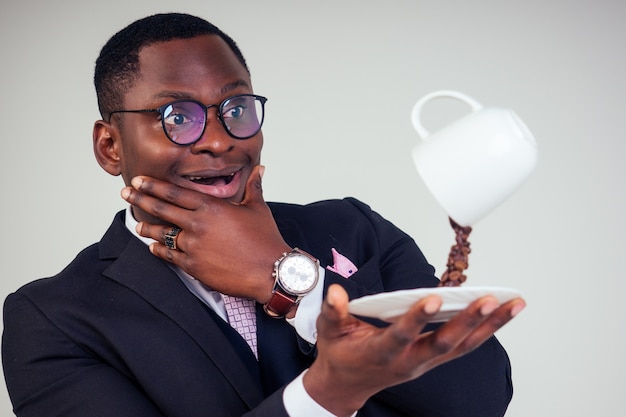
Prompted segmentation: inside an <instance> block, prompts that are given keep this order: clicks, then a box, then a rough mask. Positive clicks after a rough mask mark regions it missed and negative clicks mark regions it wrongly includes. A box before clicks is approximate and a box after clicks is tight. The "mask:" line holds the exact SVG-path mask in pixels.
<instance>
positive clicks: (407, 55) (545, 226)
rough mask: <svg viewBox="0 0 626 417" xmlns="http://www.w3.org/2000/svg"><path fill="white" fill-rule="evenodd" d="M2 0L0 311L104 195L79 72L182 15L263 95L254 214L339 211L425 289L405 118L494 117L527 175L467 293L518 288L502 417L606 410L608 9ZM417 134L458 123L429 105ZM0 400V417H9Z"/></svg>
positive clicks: (616, 54)
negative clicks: (242, 63)
mask: <svg viewBox="0 0 626 417" xmlns="http://www.w3.org/2000/svg"><path fill="white" fill-rule="evenodd" d="M172 7H173V6H172V2H171V1H161V0H152V1H149V2H148V1H132V2H131V1H128V0H125V1H120V0H110V1H107V2H93V3H88V2H82V1H81V2H79V1H76V0H75V1H68V0H66V1H55V2H44V1H39V2H37V1H33V0H20V1H19V2H18V1H6V0H5V1H3V2H2V5H1V6H0V52H1V56H2V59H1V62H2V65H1V67H0V75H1V76H0V94H1V97H2V99H1V100H0V117H1V118H2V122H1V124H0V126H1V128H0V133H1V135H2V151H1V152H0V170H1V175H0V181H2V183H1V189H2V197H1V198H2V209H1V210H2V219H3V222H4V223H3V225H2V226H1V229H2V234H1V238H0V260H1V263H2V265H3V268H4V274H3V278H2V280H1V281H0V296H2V298H4V296H5V295H6V294H7V293H9V292H11V291H13V290H15V289H16V288H17V287H19V286H20V285H22V284H24V283H26V282H28V281H31V280H33V279H35V278H38V277H42V276H48V275H52V274H54V273H56V272H58V271H59V270H60V269H61V268H62V267H63V266H65V265H66V264H67V263H68V262H69V261H71V259H72V258H73V256H74V255H75V254H76V253H77V252H78V251H79V250H80V249H82V248H83V247H84V246H86V245H88V244H90V243H92V242H94V241H96V240H98V239H99V238H100V236H101V235H102V233H103V232H104V230H105V228H106V227H107V225H108V224H109V222H110V221H111V219H112V217H113V214H114V212H115V211H116V210H118V209H120V208H122V207H124V204H123V202H122V200H121V199H120V198H119V190H120V189H121V187H122V183H121V180H120V179H118V178H113V177H109V176H108V175H107V174H106V173H104V171H102V170H101V169H100V168H99V167H98V166H97V164H96V162H95V159H94V157H93V156H92V151H91V128H92V125H93V121H94V120H96V119H97V118H98V113H97V108H96V100H95V94H94V92H93V87H92V84H91V77H92V71H93V62H94V60H95V58H96V56H97V53H98V52H99V49H100V47H101V46H102V45H103V43H104V42H105V41H106V40H107V39H108V38H109V37H110V36H111V35H112V34H113V33H114V32H116V31H117V30H119V29H121V28H122V27H123V26H125V25H126V24H128V23H129V22H131V21H132V20H134V19H136V18H139V17H143V16H144V15H147V14H152V13H154V12H162V11H185V12H191V13H194V14H198V15H200V16H203V17H205V18H207V19H208V20H210V21H212V22H214V23H216V24H217V25H218V26H220V27H221V28H222V29H224V30H225V31H226V32H227V33H229V34H230V35H232V36H233V37H234V38H235V39H236V40H237V41H238V43H239V45H240V46H241V48H242V49H243V52H244V54H245V55H246V57H247V59H248V61H249V64H250V66H251V69H252V73H253V81H254V84H255V90H256V92H257V93H259V94H263V95H266V96H268V97H269V98H270V101H269V102H268V113H269V114H268V118H267V122H266V125H265V127H264V133H265V138H266V147H265V151H264V159H263V162H264V164H265V165H266V166H267V170H266V176H265V179H264V189H265V196H266V199H268V200H282V201H291V202H302V203H304V202H309V201H313V200H318V199H324V198H334V197H343V196H347V195H351V196H355V197H358V198H360V199H362V200H364V201H366V202H368V203H369V204H370V205H371V206H372V207H373V208H374V209H375V210H377V211H378V212H380V213H381V214H383V215H384V216H385V217H387V218H389V219H390V220H392V221H393V222H395V223H396V224H397V225H399V226H400V227H402V228H403V229H404V230H406V231H407V232H408V233H409V234H411V235H412V236H413V237H415V239H416V240H417V242H418V243H419V244H420V246H421V248H422V249H423V250H424V252H425V253H426V255H427V256H428V258H429V259H430V261H431V263H433V264H434V265H435V266H436V267H437V268H438V271H439V272H441V270H442V269H443V267H444V265H445V260H446V257H447V253H448V249H449V247H450V245H451V244H452V243H453V235H452V232H451V229H450V228H449V225H448V224H447V219H446V214H445V213H444V212H443V210H442V209H441V208H440V207H439V206H438V205H437V203H436V202H435V201H434V200H433V198H432V196H431V195H430V194H429V193H428V191H427V190H426V189H425V187H424V185H423V184H422V183H421V180H420V179H419V177H418V176H417V174H416V171H415V168H414V166H413V165H412V161H411V158H410V150H411V148H412V147H413V146H414V145H415V144H416V143H417V141H418V138H417V135H416V134H415V132H414V131H413V130H412V127H411V123H410V120H409V114H410V110H411V107H412V105H413V104H414V103H415V101H417V99H418V98H419V97H421V96H422V95H424V94H426V93H428V92H431V91H433V90H438V89H457V90H460V91H463V92H465V93H467V94H469V95H471V96H473V97H474V98H475V99H476V100H478V101H480V102H482V103H483V104H484V105H487V106H491V105H495V106H503V107H509V108H513V109H514V110H515V111H516V112H517V113H518V114H519V115H520V116H521V117H522V119H524V120H525V121H526V123H527V124H528V126H529V127H530V129H531V130H532V131H533V132H534V134H535V136H536V138H537V141H538V143H539V147H540V153H539V164H538V166H537V169H536V170H535V172H534V173H533V175H532V176H531V178H530V179H529V180H528V181H527V182H526V183H525V184H524V185H523V186H522V188H521V189H520V190H519V191H518V192H517V193H516V194H515V195H514V196H513V197H512V198H510V199H509V200H507V201H506V202H505V203H504V204H503V205H501V206H500V207H499V208H498V209H496V210H495V211H494V212H493V213H492V214H491V215H489V216H488V217H487V218H485V219H484V220H482V221H481V222H480V223H479V224H477V225H476V227H475V229H474V232H473V233H472V236H471V239H470V240H471V242H472V247H473V253H472V255H471V256H470V263H471V266H470V268H469V270H468V275H469V281H468V284H467V285H500V286H510V287H515V288H518V289H520V290H522V291H523V292H524V294H525V297H526V299H527V301H528V308H527V309H526V310H525V311H524V312H523V313H522V314H521V316H520V317H519V318H518V319H516V320H515V321H514V322H513V323H511V324H510V325H509V326H508V327H506V328H504V329H503V330H501V331H500V332H499V334H498V336H499V338H500V339H501V341H502V342H503V344H504V345H505V346H506V348H507V349H508V352H509V354H510V356H511V359H512V361H513V371H514V379H515V387H516V388H515V396H514V400H513V402H512V403H511V406H510V408H509V411H508V413H507V416H508V417H519V416H528V417H530V416H532V417H538V416H550V417H552V416H557V415H563V416H565V415H567V416H571V417H575V416H587V415H595V416H599V415H603V416H604V415H606V416H609V415H617V414H620V411H621V410H623V408H624V407H623V395H622V389H621V388H622V387H623V382H622V381H623V378H622V375H623V374H624V371H625V370H626V369H625V363H626V361H625V359H624V351H625V342H624V338H623V337H622V335H621V334H620V333H622V332H623V328H624V326H623V317H624V308H623V307H622V306H621V304H622V303H623V301H624V297H625V289H626V288H625V287H626V286H625V284H624V283H625V282H626V280H625V279H624V276H623V263H622V262H623V258H624V250H625V249H626V245H625V244H624V232H625V231H626V228H625V227H624V226H625V221H624V219H625V217H624V214H623V213H624V212H625V209H626V207H625V203H624V199H623V193H624V187H623V185H619V184H621V183H622V181H623V178H624V176H625V175H626V169H625V167H624V163H623V159H624V156H625V155H626V152H625V151H626V149H625V147H626V145H625V141H624V131H623V129H624V119H625V115H624V106H623V104H622V103H623V97H624V93H625V89H626V83H625V82H624V74H626V68H625V67H626V60H625V55H626V53H625V48H624V45H623V43H624V39H626V24H624V23H625V17H626V6H625V4H624V3H623V2H622V1H617V0H615V1H611V0H593V1H591V0H580V1H566V0H553V1H545V0H541V1H540V0H525V1H504V0H500V1H496V0H493V1H492V0H475V1H445V0H440V1H426V0H419V1H416V0H412V1H392V0H389V1H385V2H382V1H379V2H375V1H338V0H333V1H325V0H324V1H323V0H317V1H315V2H296V1H280V0H278V1H264V2H257V1H247V0H239V1H236V2H229V1H228V2H225V1H219V2H217V1H198V0H188V1H184V0H182V1H178V2H176V3H175V10H173V9H172ZM440 102H441V103H440V104H438V105H433V106H432V107H431V111H430V113H429V114H430V115H429V114H427V120H426V123H427V125H428V126H429V127H430V128H431V129H436V128H437V127H438V126H440V125H441V124H443V123H445V122H446V121H447V120H450V119H452V118H454V117H457V116H458V115H460V114H462V113H463V112H464V110H465V109H464V108H463V106H462V105H461V106H456V105H454V103H450V102H446V101H445V100H443V101H440ZM10 409H11V407H10V404H9V402H8V397H7V395H6V391H5V390H4V388H2V389H0V410H1V411H0V415H9V414H10Z"/></svg>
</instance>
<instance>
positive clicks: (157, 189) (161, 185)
mask: <svg viewBox="0 0 626 417" xmlns="http://www.w3.org/2000/svg"><path fill="white" fill-rule="evenodd" d="M131 184H132V186H133V187H134V188H135V189H136V190H138V191H141V192H143V193H146V194H149V195H151V196H153V197H156V198H158V199H159V200H163V201H167V202H168V203H171V204H173V205H176V206H178V207H181V208H185V209H188V210H196V209H198V208H199V207H200V206H202V204H203V202H204V199H205V198H206V195H205V194H203V193H200V192H198V191H194V190H190V189H188V188H183V187H180V186H178V185H175V184H172V183H168V182H165V181H160V180H157V179H154V178H151V177H146V176H139V177H135V178H133V179H132V180H131Z"/></svg>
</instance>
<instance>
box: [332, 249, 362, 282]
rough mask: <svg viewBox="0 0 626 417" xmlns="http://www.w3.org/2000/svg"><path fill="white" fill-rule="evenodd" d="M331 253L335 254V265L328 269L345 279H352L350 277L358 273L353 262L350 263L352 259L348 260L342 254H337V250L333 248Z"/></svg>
mask: <svg viewBox="0 0 626 417" xmlns="http://www.w3.org/2000/svg"><path fill="white" fill-rule="evenodd" d="M331 251H332V252H333V263H334V265H333V266H327V267H326V269H328V270H329V271H332V272H334V273H336V274H338V275H341V276H342V277H344V278H348V277H350V275H352V274H354V273H355V272H356V271H358V269H357V267H356V266H354V264H353V263H352V261H350V259H348V258H346V257H345V256H343V255H342V254H340V253H339V252H337V251H336V250H335V248H332V249H331Z"/></svg>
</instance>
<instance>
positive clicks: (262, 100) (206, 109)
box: [109, 94, 267, 146]
mask: <svg viewBox="0 0 626 417" xmlns="http://www.w3.org/2000/svg"><path fill="white" fill-rule="evenodd" d="M241 97H253V98H254V99H255V100H256V101H258V102H260V103H261V112H262V114H261V120H260V121H259V127H258V129H257V130H255V131H254V133H252V134H250V135H246V136H237V135H235V134H234V133H233V132H232V131H231V130H230V129H229V127H228V124H227V123H226V121H225V120H224V117H223V111H224V106H225V105H226V104H228V103H229V102H230V101H232V100H236V99H238V98H241ZM266 102H267V97H263V96H258V95H256V94H236V95H234V96H230V97H227V98H226V99H224V100H223V101H222V102H221V103H219V104H208V105H206V104H204V103H202V102H200V101H197V100H187V99H182V100H175V101H170V102H169V103H165V104H164V105H162V106H159V107H158V108H156V109H140V110H114V111H112V112H109V120H111V116H112V115H114V114H115V113H159V114H160V115H161V127H163V132H165V136H167V138H168V139H169V140H170V141H171V142H172V143H174V144H176V145H179V146H189V145H193V144H194V143H196V142H198V141H199V140H200V138H201V137H202V135H204V131H205V130H206V125H207V123H208V119H209V114H208V112H209V109H210V108H211V107H217V119H218V120H219V121H220V123H221V125H222V127H223V128H224V130H225V131H226V133H228V135H229V136H230V137H231V138H233V139H239V140H245V139H250V138H251V137H253V136H255V135H256V134H257V133H259V132H260V131H261V127H262V126H263V121H264V120H265V103H266ZM176 103H195V104H197V105H199V106H200V107H202V108H203V109H204V126H203V127H202V130H201V132H200V133H199V135H198V137H197V138H196V139H195V140H193V141H191V142H185V143H180V142H176V141H175V140H174V139H172V137H171V136H170V134H169V132H168V131H167V126H166V125H165V119H166V116H165V110H166V109H167V108H168V107H170V106H172V105H174V104H176Z"/></svg>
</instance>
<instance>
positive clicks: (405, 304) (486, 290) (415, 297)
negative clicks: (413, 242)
mask: <svg viewBox="0 0 626 417" xmlns="http://www.w3.org/2000/svg"><path fill="white" fill-rule="evenodd" d="M431 294H437V295H438V296H440V297H441V299H442V301H443V304H442V305H441V309H440V310H439V312H438V313H437V314H436V315H435V316H433V318H432V319H431V320H430V321H431V322H442V321H447V320H449V319H450V318H451V317H453V316H454V315H455V314H456V313H458V312H459V311H461V310H463V309H465V307H467V306H468V305H469V304H470V303H471V302H472V301H474V300H475V299H477V298H480V297H482V296H485V295H493V296H494V297H496V298H497V299H498V301H499V302H500V303H506V302H507V301H510V300H512V299H513V298H516V297H519V296H521V293H520V291H518V290H516V289H513V288H502V287H435V288H417V289H413V290H398V291H391V292H383V293H380V294H374V295H367V296H365V297H361V298H357V299H354V300H352V301H350V304H349V305H348V309H349V311H350V313H351V314H354V315H358V316H364V317H374V318H377V319H381V320H384V321H387V322H394V321H395V320H396V319H397V318H398V317H400V316H401V315H402V314H404V313H405V312H406V311H407V310H408V309H409V308H410V307H411V306H412V305H413V304H415V303H416V302H417V301H419V300H420V299H422V298H424V297H426V296H427V295H431Z"/></svg>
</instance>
